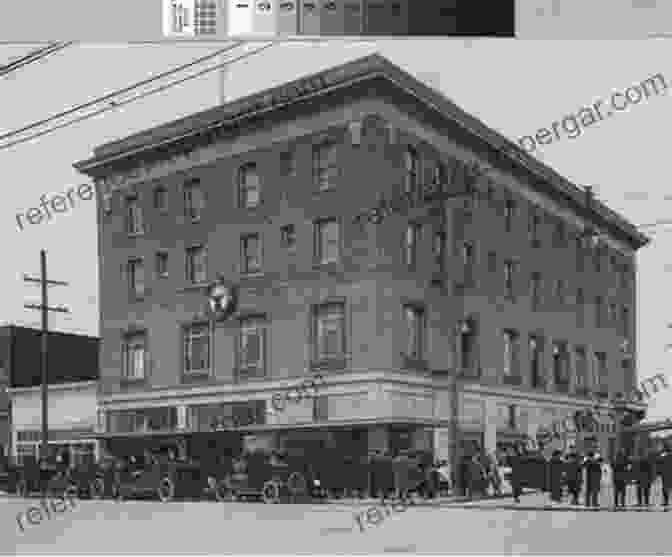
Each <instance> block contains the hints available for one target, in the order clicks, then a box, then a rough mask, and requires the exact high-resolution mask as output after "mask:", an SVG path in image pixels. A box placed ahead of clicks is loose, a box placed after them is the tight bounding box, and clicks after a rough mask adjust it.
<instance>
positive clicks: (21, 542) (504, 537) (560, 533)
mask: <svg viewBox="0 0 672 557" xmlns="http://www.w3.org/2000/svg"><path fill="white" fill-rule="evenodd" d="M546 501H547V499H546V498H545V497H543V496H541V495H538V494H528V495H524V496H523V498H522V503H521V510H514V509H513V508H512V505H511V501H510V500H509V499H503V500H499V501H498V500H491V501H483V502H477V503H471V504H459V503H445V502H444V503H438V504H437V503H429V504H426V503H424V504H421V505H419V506H411V507H409V508H408V509H407V510H406V511H403V512H392V513H391V514H386V515H385V518H384V519H383V520H380V521H379V522H378V524H377V525H373V524H367V523H366V522H365V523H364V531H362V530H361V529H360V527H359V526H358V525H357V524H356V522H355V519H354V516H355V513H357V512H362V511H364V512H366V510H367V509H368V508H370V507H373V505H374V503H367V504H345V503H342V504H339V503H336V504H322V505H320V504H314V505H298V504H297V505H285V504H280V505H265V504H262V503H215V502H211V503H209V502H198V503H197V502H175V503H169V504H161V503H158V502H154V501H126V502H123V503H117V502H114V501H77V505H76V506H75V507H74V509H72V510H71V511H70V512H67V513H63V514H61V515H59V516H56V517H52V518H51V519H50V520H45V521H44V522H42V523H40V524H34V525H30V524H28V525H26V527H25V531H24V532H23V533H22V532H21V531H20V530H19V528H18V526H17V521H16V516H17V514H18V513H22V512H26V510H27V509H28V508H29V507H30V506H38V505H39V503H40V502H39V500H38V499H32V500H21V499H16V498H3V500H2V506H1V507H0V509H2V510H1V511H0V520H1V521H2V522H1V524H2V527H1V528H0V540H1V541H0V552H1V553H3V554H4V553H12V554H45V553H49V554H71V555H72V554H83V553H88V554H96V553H102V552H104V553H108V554H109V553H115V554H147V553H153V554H206V553H210V554H231V553H257V554H259V553H285V554H289V553H291V554H308V553H323V554H326V553H330V554H334V553H347V554H362V553H460V554H476V553H478V554H484V553H497V554H528V553H535V554H551V553H554V554H558V553H581V554H585V553H594V552H595V553H596V552H599V553H603V554H635V553H638V554H642V553H646V554H663V553H666V552H667V553H669V550H670V541H669V538H668V537H667V531H666V529H665V528H666V527H669V524H670V517H671V516H672V515H671V514H669V513H663V512H637V511H634V510H633V511H627V512H618V513H617V512H610V511H601V512H586V511H576V510H554V511H551V510H543V504H544V503H545V502H546Z"/></svg>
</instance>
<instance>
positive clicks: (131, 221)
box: [126, 196, 144, 234]
mask: <svg viewBox="0 0 672 557" xmlns="http://www.w3.org/2000/svg"><path fill="white" fill-rule="evenodd" d="M143 230H144V227H143V222H142V207H141V206H140V199H139V198H138V197H137V196H132V197H127V198H126V232H128V234H142V232H143Z"/></svg>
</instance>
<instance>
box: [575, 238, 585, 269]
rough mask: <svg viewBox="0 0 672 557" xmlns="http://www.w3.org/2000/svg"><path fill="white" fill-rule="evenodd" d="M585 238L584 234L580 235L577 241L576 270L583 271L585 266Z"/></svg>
mask: <svg viewBox="0 0 672 557" xmlns="http://www.w3.org/2000/svg"><path fill="white" fill-rule="evenodd" d="M584 242H585V239H584V237H583V236H582V235H579V236H578V237H577V238H576V241H575V250H576V270H577V271H579V272H582V271H583V268H584V257H585V253H584V250H585V247H584Z"/></svg>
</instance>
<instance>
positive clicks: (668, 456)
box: [658, 448, 672, 512]
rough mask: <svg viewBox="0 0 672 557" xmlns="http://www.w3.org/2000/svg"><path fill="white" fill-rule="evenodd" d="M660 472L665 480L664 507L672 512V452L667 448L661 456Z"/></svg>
mask: <svg viewBox="0 0 672 557" xmlns="http://www.w3.org/2000/svg"><path fill="white" fill-rule="evenodd" d="M658 472H659V473H660V477H661V478H662V480H663V506H664V507H665V511H666V512H667V511H669V510H670V492H672V451H670V450H669V449H668V448H666V449H665V450H664V451H663V454H662V455H661V456H660V461H659V466H658Z"/></svg>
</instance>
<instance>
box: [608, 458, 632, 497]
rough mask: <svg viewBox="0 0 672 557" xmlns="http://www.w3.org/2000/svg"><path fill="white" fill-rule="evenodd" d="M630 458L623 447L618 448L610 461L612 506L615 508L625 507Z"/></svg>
mask: <svg viewBox="0 0 672 557" xmlns="http://www.w3.org/2000/svg"><path fill="white" fill-rule="evenodd" d="M630 468H631V464H630V459H629V458H628V456H627V455H626V453H625V451H624V450H623V449H621V450H619V451H618V453H617V454H616V457H615V458H614V460H613V462H612V463H611V470H612V476H613V482H614V507H615V508H616V509H619V508H620V509H624V508H625V505H626V503H625V500H626V497H625V495H626V490H627V487H628V481H629V480H630Z"/></svg>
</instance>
